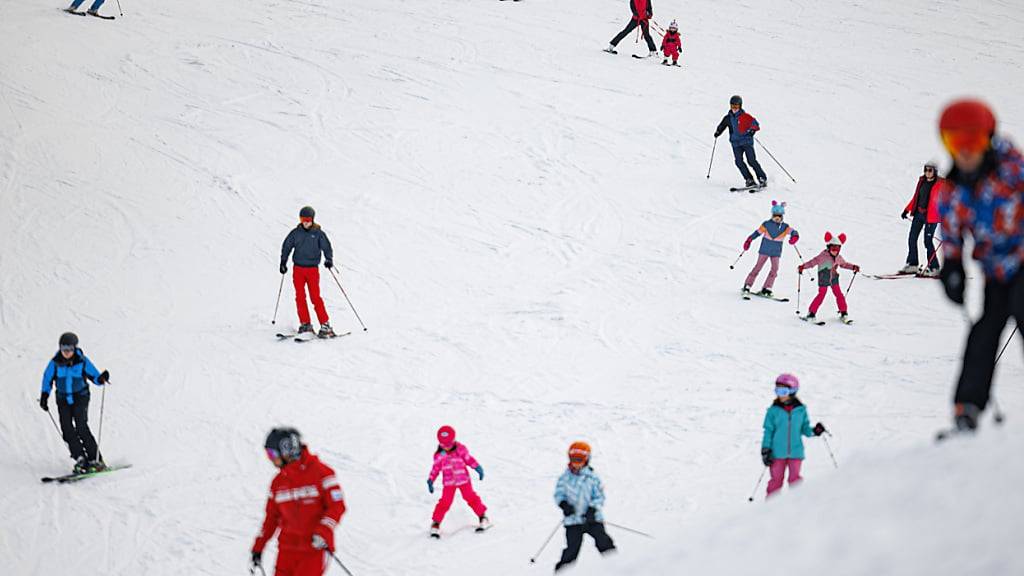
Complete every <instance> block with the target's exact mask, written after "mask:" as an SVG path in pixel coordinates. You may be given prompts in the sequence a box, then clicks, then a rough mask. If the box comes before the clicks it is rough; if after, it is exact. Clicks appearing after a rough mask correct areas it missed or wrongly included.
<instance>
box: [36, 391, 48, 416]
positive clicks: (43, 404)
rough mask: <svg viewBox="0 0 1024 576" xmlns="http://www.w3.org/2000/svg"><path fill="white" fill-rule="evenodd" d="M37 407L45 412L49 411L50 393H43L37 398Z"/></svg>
mask: <svg viewBox="0 0 1024 576" xmlns="http://www.w3.org/2000/svg"><path fill="white" fill-rule="evenodd" d="M39 407H40V408H42V409H43V411H45V412H49V411H50V393H49V392H43V393H42V395H40V396H39Z"/></svg>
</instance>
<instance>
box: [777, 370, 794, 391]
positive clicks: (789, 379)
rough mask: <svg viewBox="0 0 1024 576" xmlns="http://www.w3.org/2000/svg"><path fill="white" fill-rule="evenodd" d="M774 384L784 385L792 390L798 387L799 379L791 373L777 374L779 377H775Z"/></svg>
mask: <svg viewBox="0 0 1024 576" xmlns="http://www.w3.org/2000/svg"><path fill="white" fill-rule="evenodd" d="M775 385H776V386H785V387H786V388H789V389H790V390H792V391H793V392H796V391H797V390H799V389H800V381H799V380H797V378H796V376H793V375H792V374H779V377H778V378H776V379H775Z"/></svg>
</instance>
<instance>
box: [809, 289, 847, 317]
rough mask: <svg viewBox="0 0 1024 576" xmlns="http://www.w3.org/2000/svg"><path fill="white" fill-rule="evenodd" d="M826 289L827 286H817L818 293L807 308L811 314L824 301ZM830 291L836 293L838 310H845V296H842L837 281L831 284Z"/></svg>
mask: <svg viewBox="0 0 1024 576" xmlns="http://www.w3.org/2000/svg"><path fill="white" fill-rule="evenodd" d="M828 289H829V287H828V286H818V295H817V296H815V297H814V301H813V302H811V307H810V308H808V310H810V312H811V314H817V313H818V308H819V307H820V306H821V303H822V302H824V301H825V294H826V293H827V292H828ZM832 293H833V294H835V295H836V306H838V307H839V311H840V312H846V296H843V290H842V289H841V288H840V287H839V283H838V282H837V283H835V284H833V285H832Z"/></svg>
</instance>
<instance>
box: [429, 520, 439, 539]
mask: <svg viewBox="0 0 1024 576" xmlns="http://www.w3.org/2000/svg"><path fill="white" fill-rule="evenodd" d="M430 537H431V538H438V539H440V538H441V523H440V522H431V523H430Z"/></svg>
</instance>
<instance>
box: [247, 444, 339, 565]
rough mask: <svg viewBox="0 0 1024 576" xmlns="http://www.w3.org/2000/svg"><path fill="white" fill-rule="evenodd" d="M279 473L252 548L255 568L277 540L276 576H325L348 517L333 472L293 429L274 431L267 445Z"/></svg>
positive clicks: (252, 562)
mask: <svg viewBox="0 0 1024 576" xmlns="http://www.w3.org/2000/svg"><path fill="white" fill-rule="evenodd" d="M263 447H264V448H265V449H266V454H267V458H268V459H269V460H270V461H271V462H273V464H274V466H276V467H277V468H278V473H277V476H275V477H274V480H273V481H272V482H271V483H270V495H269V496H268V497H267V505H266V516H265V518H264V520H263V527H262V528H261V529H260V533H259V535H258V536H257V537H256V541H255V542H254V543H253V546H252V559H251V562H250V564H251V566H252V568H254V569H255V568H262V566H263V549H264V548H265V547H266V545H267V542H269V541H270V540H271V539H272V538H273V537H274V535H275V534H278V532H280V533H279V534H278V536H277V549H278V552H277V565H276V567H275V572H274V573H275V574H277V575H278V576H281V575H287V576H321V575H322V574H323V573H324V572H325V571H326V569H327V563H328V560H329V559H330V555H332V554H333V553H334V529H335V528H337V527H338V522H340V521H341V517H342V516H343V515H344V514H345V494H344V492H343V491H342V489H341V484H339V483H338V479H337V478H336V477H335V475H334V470H332V469H331V468H330V467H329V466H327V465H326V464H324V463H323V462H321V461H320V459H319V458H317V457H316V456H314V455H313V454H310V452H309V448H308V447H307V446H306V445H305V444H304V443H303V442H302V437H301V436H300V435H299V432H298V431H297V430H295V429H294V428H274V429H273V430H271V431H270V433H269V434H268V435H267V439H266V441H265V442H264V443H263Z"/></svg>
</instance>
